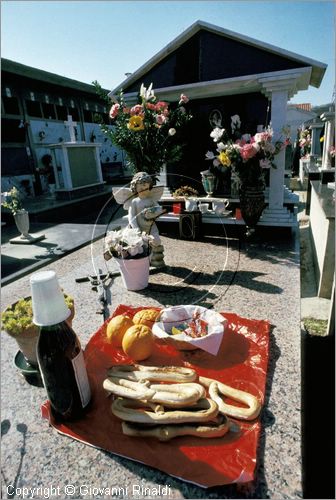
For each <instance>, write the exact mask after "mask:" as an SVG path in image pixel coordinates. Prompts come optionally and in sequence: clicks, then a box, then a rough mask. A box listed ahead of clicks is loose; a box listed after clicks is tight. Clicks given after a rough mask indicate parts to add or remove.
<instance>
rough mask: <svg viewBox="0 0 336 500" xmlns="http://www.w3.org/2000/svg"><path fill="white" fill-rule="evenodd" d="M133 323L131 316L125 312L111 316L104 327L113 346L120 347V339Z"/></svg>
mask: <svg viewBox="0 0 336 500" xmlns="http://www.w3.org/2000/svg"><path fill="white" fill-rule="evenodd" d="M132 325H134V323H133V321H132V320H131V318H130V317H129V316H127V315H125V314H118V315H117V316H114V318H112V319H111V320H110V321H109V323H108V325H107V328H106V337H107V339H108V341H109V342H110V343H111V344H112V345H113V346H114V347H121V343H122V339H123V337H124V335H125V332H126V330H128V329H129V328H130V327H131V326H132Z"/></svg>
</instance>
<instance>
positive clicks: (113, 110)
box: [110, 103, 120, 119]
mask: <svg viewBox="0 0 336 500" xmlns="http://www.w3.org/2000/svg"><path fill="white" fill-rule="evenodd" d="M119 109H120V104H118V103H116V104H113V106H112V108H111V109H110V118H112V119H113V118H115V117H116V116H117V115H118V113H119Z"/></svg>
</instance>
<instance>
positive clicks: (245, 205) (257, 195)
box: [239, 185, 265, 236]
mask: <svg viewBox="0 0 336 500" xmlns="http://www.w3.org/2000/svg"><path fill="white" fill-rule="evenodd" d="M239 200H240V210H241V214H242V217H243V219H244V221H245V224H246V235H247V236H249V235H251V234H252V233H253V232H254V231H255V226H256V225H257V223H258V221H259V219H260V217H261V214H262V213H263V210H264V208H265V194H264V188H263V186H245V185H242V186H241V188H240V192H239Z"/></svg>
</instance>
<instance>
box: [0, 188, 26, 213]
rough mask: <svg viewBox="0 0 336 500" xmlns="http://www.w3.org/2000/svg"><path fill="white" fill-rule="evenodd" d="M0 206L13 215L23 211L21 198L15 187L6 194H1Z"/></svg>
mask: <svg viewBox="0 0 336 500" xmlns="http://www.w3.org/2000/svg"><path fill="white" fill-rule="evenodd" d="M1 205H2V206H3V207H4V208H7V209H8V210H10V211H11V212H12V214H13V215H16V214H17V213H18V212H20V211H21V210H23V206H22V200H21V196H20V193H19V191H18V190H17V189H16V187H13V188H12V189H11V190H10V191H8V192H6V193H1Z"/></svg>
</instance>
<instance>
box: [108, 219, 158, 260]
mask: <svg viewBox="0 0 336 500" xmlns="http://www.w3.org/2000/svg"><path fill="white" fill-rule="evenodd" d="M153 239H154V238H153V236H151V235H150V234H147V233H145V232H140V231H139V230H138V229H135V228H133V227H126V228H124V229H119V230H117V231H109V232H108V233H107V235H106V237H105V253H104V255H105V259H106V260H109V259H110V258H111V257H115V258H117V259H141V258H142V257H147V256H148V255H149V254H150V242H151V241H152V240H153ZM106 257H107V258H106Z"/></svg>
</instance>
